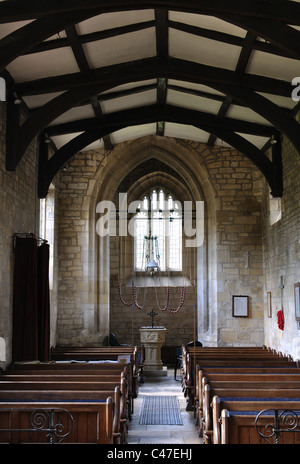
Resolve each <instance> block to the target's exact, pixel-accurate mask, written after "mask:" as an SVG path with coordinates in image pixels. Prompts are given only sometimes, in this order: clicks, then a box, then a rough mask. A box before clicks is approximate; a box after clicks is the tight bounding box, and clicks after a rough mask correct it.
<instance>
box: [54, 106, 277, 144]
mask: <svg viewBox="0 0 300 464" xmlns="http://www.w3.org/2000/svg"><path fill="white" fill-rule="evenodd" d="M157 107H160V106H159V105H149V106H147V107H145V108H144V109H143V112H146V111H150V112H151V113H154V112H155V111H156V108H157ZM160 108H161V109H162V111H161V114H164V113H163V108H165V111H166V114H171V113H173V114H176V115H177V117H179V114H180V116H181V120H182V124H188V125H191V124H193V122H195V121H198V122H199V123H200V122H201V123H202V124H205V123H206V124H209V125H210V126H215V127H217V128H221V127H224V129H226V130H231V131H235V132H241V133H244V134H251V135H258V136H261V137H271V136H272V135H275V134H276V133H277V131H276V129H274V127H273V126H268V125H263V124H258V123H254V122H248V121H242V120H240V119H236V118H229V117H225V118H220V117H219V116H215V115H213V114H209V113H206V112H204V111H199V110H191V109H186V108H181V107H174V106H172V105H165V106H164V107H160ZM138 111H139V110H138V109H137V110H136V114H139V113H138ZM133 114H134V113H133V111H130V113H129V115H130V117H132V115H133ZM127 117H128V113H127V112H126V110H123V111H118V112H115V113H113V114H111V113H108V114H106V115H105V116H104V120H103V121H99V120H98V119H96V118H87V119H81V120H76V121H72V122H65V123H62V124H57V125H51V126H48V127H46V128H45V132H47V134H48V135H49V136H51V137H52V136H58V135H62V134H72V133H76V132H85V131H87V130H90V129H96V128H99V127H102V126H103V124H104V121H109V122H110V121H111V119H113V120H114V121H117V124H119V123H120V122H122V121H123V120H125V119H126V118H127Z"/></svg>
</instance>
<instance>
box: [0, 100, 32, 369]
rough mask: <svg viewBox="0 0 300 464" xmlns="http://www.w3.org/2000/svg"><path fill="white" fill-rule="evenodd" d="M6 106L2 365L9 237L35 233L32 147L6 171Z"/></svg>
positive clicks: (1, 126) (8, 341) (8, 306)
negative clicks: (18, 233)
mask: <svg viewBox="0 0 300 464" xmlns="http://www.w3.org/2000/svg"><path fill="white" fill-rule="evenodd" d="M5 133H6V103H5V102H0V218H1V220H0V263H1V265H0V337H2V338H3V339H4V341H5V351H6V354H5V360H3V359H2V360H1V361H5V362H7V363H9V362H10V361H11V351H12V350H11V346H12V307H13V306H12V305H13V294H12V288H13V262H14V257H13V234H14V233H16V232H32V233H35V234H37V235H38V233H39V217H38V214H39V200H38V198H37V151H36V143H35V142H34V143H32V144H31V146H30V147H29V148H28V150H27V152H26V153H25V155H24V157H23V158H22V160H21V161H20V163H19V165H18V166H17V169H16V171H13V172H9V171H6V168H5V162H6V141H5Z"/></svg>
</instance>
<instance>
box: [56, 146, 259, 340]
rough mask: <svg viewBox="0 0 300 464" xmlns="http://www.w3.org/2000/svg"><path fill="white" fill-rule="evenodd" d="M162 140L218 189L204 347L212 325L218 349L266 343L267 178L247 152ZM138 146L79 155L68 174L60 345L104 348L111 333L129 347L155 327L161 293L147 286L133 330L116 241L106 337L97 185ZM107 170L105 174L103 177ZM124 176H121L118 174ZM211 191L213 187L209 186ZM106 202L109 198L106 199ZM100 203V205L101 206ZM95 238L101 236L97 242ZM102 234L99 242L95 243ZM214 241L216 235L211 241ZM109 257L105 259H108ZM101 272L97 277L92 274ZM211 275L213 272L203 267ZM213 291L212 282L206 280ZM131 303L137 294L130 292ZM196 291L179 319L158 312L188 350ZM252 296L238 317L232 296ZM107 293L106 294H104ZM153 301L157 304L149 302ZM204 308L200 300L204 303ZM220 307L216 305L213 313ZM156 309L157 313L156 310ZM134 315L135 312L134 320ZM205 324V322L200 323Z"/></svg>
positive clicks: (62, 214) (63, 199)
mask: <svg viewBox="0 0 300 464" xmlns="http://www.w3.org/2000/svg"><path fill="white" fill-rule="evenodd" d="M146 139H147V140H141V141H135V142H134V144H135V145H136V146H138V145H139V143H140V144H141V147H142V146H143V145H147V143H148V142H149V143H151V141H152V140H153V138H151V137H149V138H146ZM158 140H159V139H155V141H156V143H157V144H160V143H161V144H164V145H165V146H170V147H171V149H170V150H172V149H174V150H176V153H177V154H178V153H180V152H181V151H182V152H183V153H184V155H182V158H183V160H184V161H187V159H186V158H185V156H186V153H190V154H191V155H190V159H189V160H188V163H190V165H189V169H190V170H191V171H194V172H195V173H196V174H197V171H198V170H205V172H206V173H207V179H206V182H208V183H209V184H210V185H211V187H212V190H213V191H214V192H215V198H214V199H211V198H208V199H207V201H213V202H214V204H212V205H210V206H211V209H212V210H213V211H214V215H213V217H211V218H210V219H209V220H210V223H211V224H212V225H210V227H209V228H208V229H207V230H208V232H207V233H208V235H209V234H212V235H213V234H214V235H215V238H214V240H212V241H211V242H212V243H213V245H211V246H213V248H214V249H213V250H209V251H208V258H207V259H208V263H209V260H210V255H211V254H213V255H214V256H215V262H214V264H213V265H214V266H215V267H216V273H215V274H216V286H215V289H216V291H210V292H209V291H208V292H207V295H206V300H207V306H206V307H197V310H198V315H197V318H199V317H202V313H205V318H206V328H204V329H203V330H202V329H201V330H199V331H198V337H199V338H200V339H202V340H203V341H204V342H205V340H208V337H207V333H208V331H209V330H210V327H211V326H214V327H216V336H214V338H213V339H212V337H210V339H209V340H210V341H209V343H210V344H218V345H249V346H250V345H252V346H253V345H262V344H263V340H264V336H263V332H264V328H263V322H264V319H263V318H264V299H263V264H262V230H261V192H262V176H261V175H260V173H259V172H258V170H257V169H256V168H255V167H254V166H253V165H252V164H251V162H250V161H248V160H247V158H245V157H244V156H243V155H241V154H240V153H238V152H236V151H234V150H232V149H230V148H227V147H215V148H209V147H207V146H205V145H203V144H200V143H196V142H190V141H183V140H175V139H170V140H167V139H166V140H165V139H164V140H163V141H162V142H159V141H158ZM131 144H132V142H128V143H122V144H120V145H117V146H116V147H115V148H114V150H113V151H112V152H110V153H105V152H102V151H101V150H99V151H89V152H85V153H82V154H78V155H76V156H75V157H74V158H73V159H72V160H70V162H69V163H68V166H67V167H66V169H65V170H64V171H63V172H62V173H61V180H60V183H59V189H60V195H59V208H58V216H57V219H58V222H59V225H58V246H59V251H58V255H59V282H58V339H57V341H58V343H60V344H74V343H79V344H99V343H100V344H101V343H102V342H103V341H104V338H105V337H103V333H105V334H108V331H112V332H114V333H115V334H116V336H117V338H118V339H119V340H120V341H121V342H122V343H131V341H132V339H134V341H135V342H137V341H138V340H139V333H138V329H139V327H140V326H141V325H145V324H146V325H148V324H149V323H150V321H151V320H150V317H149V316H148V315H147V313H148V312H150V310H151V309H152V305H151V299H152V301H153V300H154V297H153V296H151V298H149V300H148V294H150V292H153V289H147V292H149V293H147V303H148V305H147V312H146V314H145V313H143V312H139V310H138V309H135V310H134V311H135V313H134V324H133V325H134V328H133V329H132V320H133V319H132V315H131V308H129V309H127V308H126V307H124V306H122V304H121V303H120V300H119V295H118V285H117V257H116V256H115V250H116V247H115V246H114V243H113V241H111V245H110V248H109V249H110V257H109V269H110V271H109V276H106V277H105V276H104V277H105V279H109V280H110V282H109V286H110V291H109V294H107V295H104V297H105V301H104V303H105V304H108V305H109V311H110V319H109V321H107V320H105V321H104V322H103V323H104V324H105V330H104V332H101V327H102V322H101V308H102V306H101V304H100V303H99V294H100V293H101V291H100V290H99V289H100V285H101V282H99V281H97V279H98V276H99V273H98V271H99V269H98V267H99V266H101V265H99V259H98V257H99V255H98V254H99V246H98V245H97V237H96V233H95V230H94V228H95V225H96V219H94V222H91V221H90V220H89V218H90V214H91V210H90V205H91V199H92V196H93V195H94V194H95V191H97V188H98V187H97V183H99V185H100V184H101V185H103V184H105V182H106V181H107V178H106V172H107V171H106V169H105V167H106V166H107V165H109V163H110V157H111V159H122V157H123V156H124V153H126V151H128V150H129V151H130V149H131ZM99 169H101V170H102V171H101V175H99ZM116 174H117V173H116ZM201 188H202V189H203V190H205V189H206V186H205V185H202V186H201ZM103 199H104V198H103ZM94 204H96V203H94ZM92 237H94V238H92ZM95 237H96V238H95ZM209 238H210V237H209ZM100 259H101V258H100ZM91 269H93V273H92V274H91V273H90V270H91ZM202 271H203V272H206V271H205V270H202ZM206 280H207V286H208V287H209V286H211V285H212V282H211V279H210V278H209V277H207V278H206ZM124 292H125V294H124V297H125V299H129V298H130V291H129V293H128V291H125V290H124ZM158 292H159V299H160V301H161V302H163V301H164V297H165V295H164V292H165V289H164V288H163V289H160V290H159V291H158ZM195 294H196V287H190V288H187V295H186V302H187V305H186V308H185V309H184V310H181V311H180V312H179V313H177V314H176V315H171V314H163V313H162V312H160V311H157V310H156V309H155V307H154V310H155V311H156V312H158V313H159V314H158V316H157V323H159V324H161V325H166V326H168V325H169V326H170V330H169V333H168V334H167V343H170V344H172V345H173V343H174V344H175V345H176V346H180V345H181V344H182V343H185V342H187V341H190V340H192V339H193V336H194V314H193V308H194V304H195ZM241 294H242V295H248V296H249V301H250V312H249V317H248V318H237V317H233V316H232V295H241ZM102 296H103V295H102ZM149 301H150V302H149ZM196 303H197V301H196ZM213 307H215V308H216V310H215V309H212V308H213ZM148 309H149V310H148ZM126 311H127V312H128V313H127V315H126V316H125V314H126ZM198 326H199V324H198Z"/></svg>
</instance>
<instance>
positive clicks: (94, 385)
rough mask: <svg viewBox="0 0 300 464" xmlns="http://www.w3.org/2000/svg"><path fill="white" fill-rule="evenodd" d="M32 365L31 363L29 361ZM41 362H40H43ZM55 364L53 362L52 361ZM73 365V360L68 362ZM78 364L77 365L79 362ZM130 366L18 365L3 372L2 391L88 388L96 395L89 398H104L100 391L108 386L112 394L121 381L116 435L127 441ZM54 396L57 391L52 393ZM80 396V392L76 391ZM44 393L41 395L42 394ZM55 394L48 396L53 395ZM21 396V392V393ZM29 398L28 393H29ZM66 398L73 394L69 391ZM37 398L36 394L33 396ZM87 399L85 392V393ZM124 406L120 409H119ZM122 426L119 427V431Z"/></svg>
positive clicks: (89, 391)
mask: <svg viewBox="0 0 300 464" xmlns="http://www.w3.org/2000/svg"><path fill="white" fill-rule="evenodd" d="M27 366H28V365H27ZM37 366H40V365H39V364H38V365H37ZM51 366H52V365H51ZM68 366H70V364H68ZM76 366H77V365H76ZM126 372H127V369H126V366H124V365H123V364H122V365H119V367H118V369H116V367H115V368H114V369H110V370H106V369H104V370H102V369H96V370H91V369H85V368H84V367H82V368H81V369H65V370H61V369H57V370H56V369H53V368H50V369H39V368H36V369H24V370H21V369H16V370H10V371H5V372H3V373H2V375H0V392H1V391H2V390H8V391H9V390H11V389H14V390H17V391H18V390H22V391H23V392H22V396H24V391H27V390H35V391H37V390H41V391H42V392H43V391H45V390H46V391H47V390H50V391H51V393H52V392H53V391H56V390H59V391H63V390H68V391H70V390H73V396H74V391H78V392H81V391H86V392H88V393H93V392H94V395H93V396H91V395H90V396H89V398H91V399H93V398H96V395H95V393H97V398H98V399H100V398H103V397H104V396H100V395H99V394H98V393H99V392H102V391H105V390H107V391H108V392H110V395H113V392H114V389H115V387H116V386H117V385H118V388H119V391H120V399H119V403H120V404H117V405H116V414H115V416H117V415H118V414H119V416H120V418H117V419H116V418H115V421H114V437H117V433H119V434H120V428H121V436H122V439H123V441H124V440H125V439H126V436H127V433H126V432H127V426H128V420H129V419H130V410H131V407H130V404H129V399H128V388H127V379H126ZM52 396H54V395H52ZM75 396H76V398H77V399H78V398H79V397H80V396H79V395H75ZM41 397H43V395H39V398H41ZM50 397H51V395H50V396H49V395H48V396H47V398H48V399H50ZM19 398H20V394H19ZM27 398H28V395H27ZM56 398H57V396H56ZM65 398H69V397H68V394H67V395H66V396H65ZM31 399H34V396H33V397H32V398H31ZM82 399H84V395H83V396H82ZM119 410H120V412H119ZM117 429H118V431H117Z"/></svg>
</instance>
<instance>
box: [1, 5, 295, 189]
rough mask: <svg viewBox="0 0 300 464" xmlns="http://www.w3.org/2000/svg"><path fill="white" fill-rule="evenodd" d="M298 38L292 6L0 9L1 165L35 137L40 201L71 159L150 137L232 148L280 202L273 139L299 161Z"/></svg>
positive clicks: (11, 165) (14, 159)
mask: <svg viewBox="0 0 300 464" xmlns="http://www.w3.org/2000/svg"><path fill="white" fill-rule="evenodd" d="M299 29H300V4H299V3H298V2H296V1H295V2H293V1H285V0H284V1H281V0H226V1H224V0H222V1H221V0H209V1H207V0H201V1H199V0H192V1H186V0H185V1H179V0H173V1H171V0H170V1H166V0H156V1H144V0H124V1H121V0H84V1H82V0H59V1H58V0H39V1H31V0H26V1H25V0H6V1H0V39H1V40H0V72H1V76H2V77H4V79H5V81H6V85H7V90H8V95H7V159H6V167H7V169H8V170H15V169H16V167H17V165H18V163H19V161H20V160H21V158H22V157H23V156H24V154H25V152H26V149H27V148H28V146H29V144H30V143H31V141H32V140H33V139H34V138H35V137H36V136H39V140H40V174H39V195H40V196H44V195H45V194H46V193H47V189H48V186H49V184H50V182H51V180H52V179H53V177H54V175H55V174H56V173H57V172H58V170H59V169H60V168H61V167H62V166H63V165H64V164H65V163H66V162H67V160H68V159H69V158H70V157H71V156H73V155H74V154H75V153H77V152H78V151H84V150H87V149H90V148H97V147H100V146H104V147H105V148H106V149H107V150H113V148H114V145H115V144H117V143H119V142H122V141H125V140H130V139H135V138H138V137H143V136H145V135H150V134H157V135H159V136H171V137H177V138H183V139H190V140H194V141H199V142H203V143H206V144H208V145H210V146H213V145H215V144H217V145H229V146H232V147H234V148H236V149H238V150H239V151H241V152H242V153H244V154H245V155H246V156H248V157H249V158H250V159H251V160H252V161H253V162H254V163H255V164H256V165H257V166H258V167H259V169H260V170H261V171H262V173H263V174H264V176H265V177H266V179H267V181H268V182H269V185H270V190H271V191H272V193H273V195H275V196H280V195H281V194H282V177H281V149H280V148H281V136H282V134H284V135H285V136H286V137H287V138H288V139H289V140H290V141H291V143H292V144H293V145H294V146H295V148H296V150H297V151H298V152H299V153H300V130H299V129H300V128H299V124H298V122H297V121H296V120H295V114H296V111H297V109H298V103H297V101H294V99H293V98H292V91H293V90H294V91H296V90H297V88H296V87H295V85H292V80H293V79H294V78H295V77H298V76H300V66H299V59H300V31H299ZM299 83H300V77H299ZM299 94H300V91H299ZM16 95H17V96H18V97H19V98H20V99H21V100H22V102H23V105H26V108H27V111H28V118H27V119H26V121H24V122H23V121H20V110H19V108H20V106H21V105H15V104H14V98H15V96H16ZM49 140H51V144H52V147H54V150H55V153H54V155H53V156H52V157H51V158H50V159H48V155H47V148H48V146H49V144H47V143H46V142H49ZM273 140H274V141H277V143H276V144H273V143H272V144H271V141H273ZM270 147H272V156H271V157H269V156H267V155H266V150H267V149H268V148H270Z"/></svg>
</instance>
